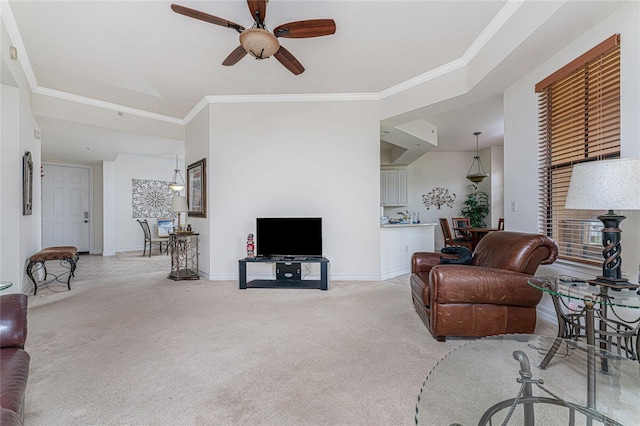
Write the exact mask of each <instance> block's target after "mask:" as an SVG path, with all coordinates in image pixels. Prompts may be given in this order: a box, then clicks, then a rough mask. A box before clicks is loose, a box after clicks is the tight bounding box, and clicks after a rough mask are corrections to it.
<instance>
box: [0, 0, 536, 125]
mask: <svg viewBox="0 0 640 426" xmlns="http://www.w3.org/2000/svg"><path fill="white" fill-rule="evenodd" d="M0 3H1V6H2V7H1V9H0V15H1V17H2V20H3V21H4V23H5V26H6V28H7V32H8V34H9V37H10V38H11V41H12V43H13V44H14V45H15V46H16V48H18V50H19V51H20V58H19V59H18V61H19V63H20V65H21V67H22V69H23V72H24V74H25V76H26V79H27V81H28V83H29V86H30V87H31V90H32V92H33V93H37V94H40V95H43V96H51V97H55V98H58V99H64V100H68V101H71V102H77V103H81V104H84V105H89V106H95V107H98V108H104V109H108V110H112V111H118V112H123V113H124V112H126V113H128V114H131V115H136V116H139V117H145V118H149V119H152V120H158V121H164V122H167V123H172V124H179V125H186V124H188V123H189V122H190V121H191V120H192V119H193V118H194V117H195V116H196V115H197V114H198V113H199V112H200V111H202V109H203V108H204V107H206V106H207V105H209V104H218V103H256V102H331V101H343V102H344V101H375V100H381V99H384V98H387V97H389V96H392V95H395V94H398V93H401V92H403V91H406V90H408V89H411V88H413V87H416V86H418V85H420V84H423V83H425V82H428V81H431V80H434V79H436V78H438V77H440V76H442V75H445V74H448V73H451V72H454V71H456V70H459V69H462V68H464V67H466V66H467V65H468V63H469V62H470V61H471V60H472V59H473V58H474V57H475V56H476V55H477V54H478V53H479V52H480V51H481V50H482V49H483V48H484V46H486V44H487V43H488V42H489V41H490V40H491V38H492V37H493V36H494V35H495V34H496V33H497V32H498V31H499V30H500V28H502V26H503V25H504V24H505V23H506V22H508V21H509V19H510V18H511V16H512V15H513V14H514V13H515V12H516V10H518V8H519V7H520V6H521V5H522V4H523V3H524V0H507V2H506V4H505V5H504V6H503V7H502V8H501V9H500V11H499V12H498V13H497V15H496V16H495V17H494V18H493V19H492V20H491V22H490V23H489V25H487V27H486V28H485V29H484V30H483V31H482V32H481V33H480V35H479V36H478V38H476V39H475V40H474V42H473V43H472V44H471V46H469V48H468V49H467V51H466V52H465V53H464V54H463V55H462V57H460V58H458V59H456V60H454V61H451V62H449V63H447V64H444V65H442V66H440V67H438V68H435V69H433V70H430V71H427V72H426V73H424V74H421V75H419V76H417V77H413V78H411V79H409V80H406V81H404V82H402V83H400V84H397V85H395V86H392V87H390V88H388V89H385V90H382V91H381V92H379V93H309V94H266V95H211V96H205V97H204V98H203V99H201V100H200V101H199V102H198V103H197V104H196V105H195V106H194V107H193V108H192V109H191V111H189V113H188V114H187V115H186V116H185V117H184V118H183V119H179V118H175V117H170V116H167V115H162V114H157V113H153V112H149V111H145V110H141V109H137V108H131V107H127V106H124V105H118V104H115V103H111V102H106V101H101V100H98V99H93V98H89V97H85V96H80V95H74V94H72V93H68V92H63V91H60V90H55V89H49V88H46V87H42V86H39V85H38V82H37V80H36V77H35V74H34V72H33V68H32V67H31V62H30V61H29V56H28V54H27V51H26V48H25V47H24V43H23V41H22V37H21V35H20V31H19V30H18V26H17V24H16V22H15V18H14V16H13V12H12V11H11V7H10V5H9V3H8V1H6V0H1V1H0Z"/></svg>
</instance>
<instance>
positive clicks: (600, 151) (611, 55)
mask: <svg viewBox="0 0 640 426" xmlns="http://www.w3.org/2000/svg"><path fill="white" fill-rule="evenodd" d="M536 92H537V93H538V94H539V95H538V129H539V164H540V202H539V205H540V226H541V232H542V233H543V234H546V235H548V236H550V237H552V238H553V239H554V240H555V241H556V242H557V243H558V247H559V250H560V258H564V259H570V260H574V261H579V262H584V263H593V264H602V237H601V235H600V231H601V229H602V223H601V222H600V220H598V218H597V216H598V215H601V214H603V213H604V212H602V211H586V210H568V209H565V208H564V203H565V200H566V196H567V190H568V189H569V181H570V180H571V171H572V170H573V165H574V164H578V163H582V162H587V161H597V160H603V159H611V158H619V157H620V35H619V34H616V35H613V36H611V37H610V38H608V39H607V40H605V41H603V42H602V43H600V44H599V45H598V46H596V47H594V48H593V49H591V50H590V51H588V52H587V53H585V54H584V55H582V56H580V57H579V58H577V59H576V60H574V61H573V62H571V63H569V64H567V65H566V66H565V67H563V68H561V69H560V70H558V71H556V72H555V73H553V74H552V75H550V76H549V77H547V78H546V79H544V80H542V81H541V82H540V83H538V84H537V85H536Z"/></svg>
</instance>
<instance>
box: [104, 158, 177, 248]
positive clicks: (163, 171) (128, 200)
mask: <svg viewBox="0 0 640 426" xmlns="http://www.w3.org/2000/svg"><path fill="white" fill-rule="evenodd" d="M179 167H181V168H182V166H179ZM174 169H175V159H173V160H172V159H167V158H157V157H144V156H136V155H119V156H118V158H117V159H116V161H115V164H114V171H113V172H114V175H113V181H112V188H109V187H110V186H111V184H110V183H109V182H108V181H107V179H106V178H105V193H107V191H109V192H112V194H111V195H112V196H113V202H112V203H111V204H109V203H107V202H106V199H105V204H104V208H105V225H106V224H107V223H108V222H107V219H106V218H107V213H106V211H107V210H108V209H112V213H111V214H110V216H111V215H113V220H114V225H115V228H114V229H112V230H110V231H108V230H107V228H105V233H107V232H113V234H114V241H113V244H114V247H113V250H114V251H115V252H118V251H134V250H142V248H143V245H144V235H143V233H142V229H141V228H140V224H138V222H137V219H135V218H133V206H132V186H131V185H132V184H131V180H132V179H146V180H162V181H166V182H169V181H171V178H172V177H173V170H174ZM181 173H182V175H183V176H184V170H182V171H181ZM183 193H184V191H183ZM148 219H149V220H150V221H151V222H150V226H151V227H152V226H153V220H155V218H148ZM105 240H106V238H105ZM105 254H114V253H113V252H111V253H107V251H106V250H105Z"/></svg>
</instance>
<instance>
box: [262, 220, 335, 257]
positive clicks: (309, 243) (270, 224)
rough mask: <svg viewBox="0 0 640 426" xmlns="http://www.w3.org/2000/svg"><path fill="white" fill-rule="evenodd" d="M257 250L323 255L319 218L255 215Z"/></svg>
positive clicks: (271, 253)
mask: <svg viewBox="0 0 640 426" xmlns="http://www.w3.org/2000/svg"><path fill="white" fill-rule="evenodd" d="M256 254H257V255H258V256H262V257H285V256H286V257H322V218H320V217H297V218H274V217H268V218H258V219H256Z"/></svg>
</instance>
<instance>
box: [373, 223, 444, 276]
mask: <svg viewBox="0 0 640 426" xmlns="http://www.w3.org/2000/svg"><path fill="white" fill-rule="evenodd" d="M435 227H436V224H435V223H424V224H419V225H384V226H382V227H381V228H380V277H381V279H383V280H387V279H389V278H393V277H397V276H399V275H403V274H407V273H409V272H411V255H413V253H415V252H419V251H428V252H432V251H434V245H435V243H434V238H435Z"/></svg>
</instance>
